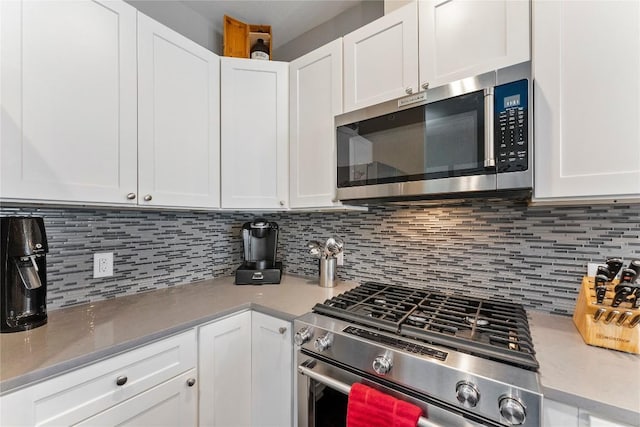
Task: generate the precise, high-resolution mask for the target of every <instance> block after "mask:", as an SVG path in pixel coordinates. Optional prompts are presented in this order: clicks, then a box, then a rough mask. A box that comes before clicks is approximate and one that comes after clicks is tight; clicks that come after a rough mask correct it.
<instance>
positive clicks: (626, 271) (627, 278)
mask: <svg viewBox="0 0 640 427" xmlns="http://www.w3.org/2000/svg"><path fill="white" fill-rule="evenodd" d="M637 275H638V273H636V271H635V270H634V269H632V268H623V269H622V272H621V273H620V283H631V282H633V281H634V280H635V278H636V276H637Z"/></svg>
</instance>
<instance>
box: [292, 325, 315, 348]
mask: <svg viewBox="0 0 640 427" xmlns="http://www.w3.org/2000/svg"><path fill="white" fill-rule="evenodd" d="M312 336H313V332H311V330H310V329H309V328H307V327H306V326H305V327H304V328H302V329H300V330H299V331H298V332H296V334H295V335H294V336H293V342H294V343H296V345H302V344H304V343H306V342H309V340H310V339H311V337H312Z"/></svg>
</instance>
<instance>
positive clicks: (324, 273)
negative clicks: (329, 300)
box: [320, 257, 337, 288]
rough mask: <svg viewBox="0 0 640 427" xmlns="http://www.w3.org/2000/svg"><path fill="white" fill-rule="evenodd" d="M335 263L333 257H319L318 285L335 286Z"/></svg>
mask: <svg viewBox="0 0 640 427" xmlns="http://www.w3.org/2000/svg"><path fill="white" fill-rule="evenodd" d="M336 263H337V261H336V259H335V258H334V257H328V258H325V257H322V258H320V287H322V288H333V287H334V286H336V284H337V283H336V282H337V280H336Z"/></svg>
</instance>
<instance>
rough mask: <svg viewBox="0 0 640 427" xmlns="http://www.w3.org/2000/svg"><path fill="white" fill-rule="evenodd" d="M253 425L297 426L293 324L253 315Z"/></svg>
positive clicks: (255, 313) (259, 314)
mask: <svg viewBox="0 0 640 427" xmlns="http://www.w3.org/2000/svg"><path fill="white" fill-rule="evenodd" d="M252 317H253V320H252V330H251V333H252V338H251V346H252V350H251V351H252V361H251V365H252V366H251V371H252V375H251V383H252V386H251V400H252V405H251V406H252V418H253V422H252V425H254V426H260V427H285V426H290V425H291V424H292V422H293V418H292V415H293V414H292V412H291V410H292V409H291V399H292V387H293V385H292V378H291V375H292V374H291V373H292V351H293V346H292V343H291V322H287V321H285V320H282V319H278V318H275V317H271V316H267V315H265V314H262V313H257V312H253V313H252Z"/></svg>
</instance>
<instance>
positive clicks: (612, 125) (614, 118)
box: [533, 1, 640, 201]
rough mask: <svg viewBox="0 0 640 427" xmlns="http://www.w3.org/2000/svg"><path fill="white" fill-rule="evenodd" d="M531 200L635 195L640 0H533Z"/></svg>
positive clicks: (639, 188)
mask: <svg viewBox="0 0 640 427" xmlns="http://www.w3.org/2000/svg"><path fill="white" fill-rule="evenodd" d="M533 58H534V63H533V74H534V96H535V106H534V108H535V125H534V126H535V185H534V201H554V200H567V199H568V200H571V199H573V200H580V199H581V200H595V199H612V198H613V199H615V198H639V197H640V142H639V141H640V120H639V119H638V118H639V117H640V2H637V1H628V2H625V1H620V2H611V1H588V2H582V1H575V2H574V1H562V2H560V1H558V2H554V1H535V2H534V3H533Z"/></svg>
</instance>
